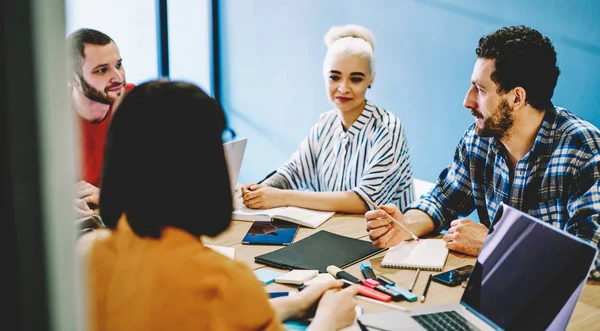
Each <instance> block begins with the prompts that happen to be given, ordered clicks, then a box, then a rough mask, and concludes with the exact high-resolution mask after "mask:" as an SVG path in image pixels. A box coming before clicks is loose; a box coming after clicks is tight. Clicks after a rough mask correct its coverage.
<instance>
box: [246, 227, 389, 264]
mask: <svg viewBox="0 0 600 331" xmlns="http://www.w3.org/2000/svg"><path fill="white" fill-rule="evenodd" d="M384 250H385V248H377V247H374V246H373V244H371V242H370V241H366V240H360V239H355V238H350V237H346V236H342V235H339V234H335V233H331V232H329V231H325V230H321V231H319V232H317V233H315V234H312V235H310V236H308V237H306V238H304V239H302V240H299V241H297V242H295V243H293V244H291V245H289V246H285V247H283V248H280V249H278V250H276V251H273V252H270V253H267V254H263V255H260V256H256V257H255V258H254V261H255V262H256V263H261V264H265V265H268V266H271V267H275V268H281V269H290V270H291V269H310V270H319V272H320V273H325V272H327V270H326V269H327V267H328V266H330V265H335V266H336V267H339V268H342V269H343V268H345V267H347V266H349V265H351V264H354V263H356V262H359V261H362V260H364V259H366V258H368V257H371V256H373V255H375V254H377V253H379V252H383V251H384Z"/></svg>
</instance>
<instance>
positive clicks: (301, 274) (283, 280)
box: [275, 270, 319, 285]
mask: <svg viewBox="0 0 600 331" xmlns="http://www.w3.org/2000/svg"><path fill="white" fill-rule="evenodd" d="M318 273H319V270H292V271H290V272H288V273H287V274H284V275H281V276H279V277H277V278H275V283H280V284H292V285H302V284H303V283H304V282H305V281H307V280H309V279H311V278H314V277H315V276H316V275H317V274H318Z"/></svg>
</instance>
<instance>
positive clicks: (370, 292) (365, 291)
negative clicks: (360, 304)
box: [342, 278, 392, 302]
mask: <svg viewBox="0 0 600 331" xmlns="http://www.w3.org/2000/svg"><path fill="white" fill-rule="evenodd" d="M342 281H344V285H343V286H342V288H346V287H348V286H352V285H354V286H356V288H357V289H358V294H360V295H362V296H365V297H369V298H373V299H375V300H379V301H383V302H390V301H391V300H392V297H391V296H389V295H387V294H385V293H381V292H378V291H375V290H374V289H371V288H368V287H366V286H364V285H361V284H356V283H352V282H350V281H348V280H346V279H343V278H342Z"/></svg>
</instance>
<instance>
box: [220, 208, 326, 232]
mask: <svg viewBox="0 0 600 331" xmlns="http://www.w3.org/2000/svg"><path fill="white" fill-rule="evenodd" d="M334 214H335V213H334V212H329V211H318V210H312V209H306V208H299V207H278V208H270V209H250V208H247V207H245V206H242V207H241V208H239V209H236V210H234V211H233V213H232V214H231V218H233V219H235V220H239V221H252V222H270V221H271V220H272V219H273V218H276V219H280V220H284V221H287V222H291V223H296V224H299V225H303V226H307V227H309V228H313V229H314V228H316V227H318V226H319V225H321V224H323V223H325V221H327V220H328V219H329V218H331V216H333V215H334Z"/></svg>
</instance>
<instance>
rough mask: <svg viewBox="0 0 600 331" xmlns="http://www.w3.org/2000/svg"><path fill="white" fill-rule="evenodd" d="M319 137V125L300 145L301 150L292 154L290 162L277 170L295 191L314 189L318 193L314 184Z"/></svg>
mask: <svg viewBox="0 0 600 331" xmlns="http://www.w3.org/2000/svg"><path fill="white" fill-rule="evenodd" d="M318 136H319V123H317V124H315V125H314V126H313V127H312V128H311V129H310V132H309V134H308V137H307V138H305V139H304V140H303V141H302V143H300V148H298V150H297V151H296V152H294V154H292V156H291V157H290V159H289V161H288V162H287V163H286V164H284V165H283V166H282V167H281V168H279V169H277V172H278V173H280V174H281V175H282V176H283V177H285V179H287V181H288V182H289V183H290V187H291V189H293V190H304V189H312V190H313V191H316V188H315V187H312V186H313V185H312V183H313V182H314V181H315V177H316V176H317V170H316V168H317V161H316V159H317V157H316V151H317V149H316V146H317V145H318Z"/></svg>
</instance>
